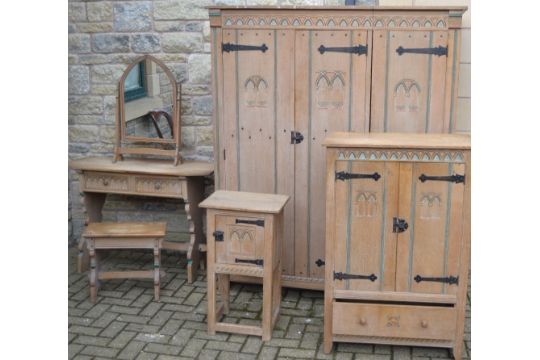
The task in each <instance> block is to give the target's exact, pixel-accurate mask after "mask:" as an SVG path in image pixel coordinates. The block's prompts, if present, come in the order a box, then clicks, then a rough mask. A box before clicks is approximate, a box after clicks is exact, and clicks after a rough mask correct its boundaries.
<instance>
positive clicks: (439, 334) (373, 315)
mask: <svg viewBox="0 0 540 360" xmlns="http://www.w3.org/2000/svg"><path fill="white" fill-rule="evenodd" d="M333 306H334V308H333V327H334V329H333V333H334V334H337V335H358V336H380V337H386V338H408V339H433V340H451V339H453V338H454V336H455V329H456V312H455V310H454V308H451V307H435V306H412V305H381V304H359V303H347V302H334V304H333Z"/></svg>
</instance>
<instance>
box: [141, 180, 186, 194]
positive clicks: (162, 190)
mask: <svg viewBox="0 0 540 360" xmlns="http://www.w3.org/2000/svg"><path fill="white" fill-rule="evenodd" d="M135 191H136V192H137V193H139V194H142V195H151V196H167V197H179V198H182V197H184V196H185V195H186V193H187V191H186V180H184V179H178V178H171V177H157V176H148V177H145V176H137V177H135Z"/></svg>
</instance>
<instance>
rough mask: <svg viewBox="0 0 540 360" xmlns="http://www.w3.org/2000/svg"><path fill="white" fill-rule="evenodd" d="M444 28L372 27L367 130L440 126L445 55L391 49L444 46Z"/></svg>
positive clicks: (440, 129) (433, 129)
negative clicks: (370, 101)
mask: <svg viewBox="0 0 540 360" xmlns="http://www.w3.org/2000/svg"><path fill="white" fill-rule="evenodd" d="M447 38H448V35H447V32H445V31H381V30H377V31H374V34H373V79H372V83H373V87H372V95H371V96H372V106H371V114H372V119H371V131H374V132H382V131H384V132H414V133H424V132H426V133H427V132H436V133H440V132H443V131H446V130H447V129H444V127H445V126H447V125H445V124H444V119H445V116H444V111H445V83H446V69H447V56H444V55H443V56H437V55H430V54H417V53H403V54H402V55H399V54H398V53H397V52H396V50H397V49H398V48H399V47H402V48H404V49H427V48H436V47H438V46H442V47H443V48H444V47H446V46H447V42H448V39H447Z"/></svg>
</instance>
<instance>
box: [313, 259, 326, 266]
mask: <svg viewBox="0 0 540 360" xmlns="http://www.w3.org/2000/svg"><path fill="white" fill-rule="evenodd" d="M324 264H325V262H324V260H323V259H317V261H315V265H317V266H318V267H321V266H323V265H324Z"/></svg>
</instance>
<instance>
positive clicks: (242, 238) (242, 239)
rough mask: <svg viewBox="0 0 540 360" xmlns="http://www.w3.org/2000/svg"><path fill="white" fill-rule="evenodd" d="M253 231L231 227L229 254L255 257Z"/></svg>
mask: <svg viewBox="0 0 540 360" xmlns="http://www.w3.org/2000/svg"><path fill="white" fill-rule="evenodd" d="M255 245H256V244H255V230H253V229H247V228H244V227H233V228H232V229H231V237H230V243H229V246H230V249H229V250H230V254H231V255H241V256H255Z"/></svg>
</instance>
